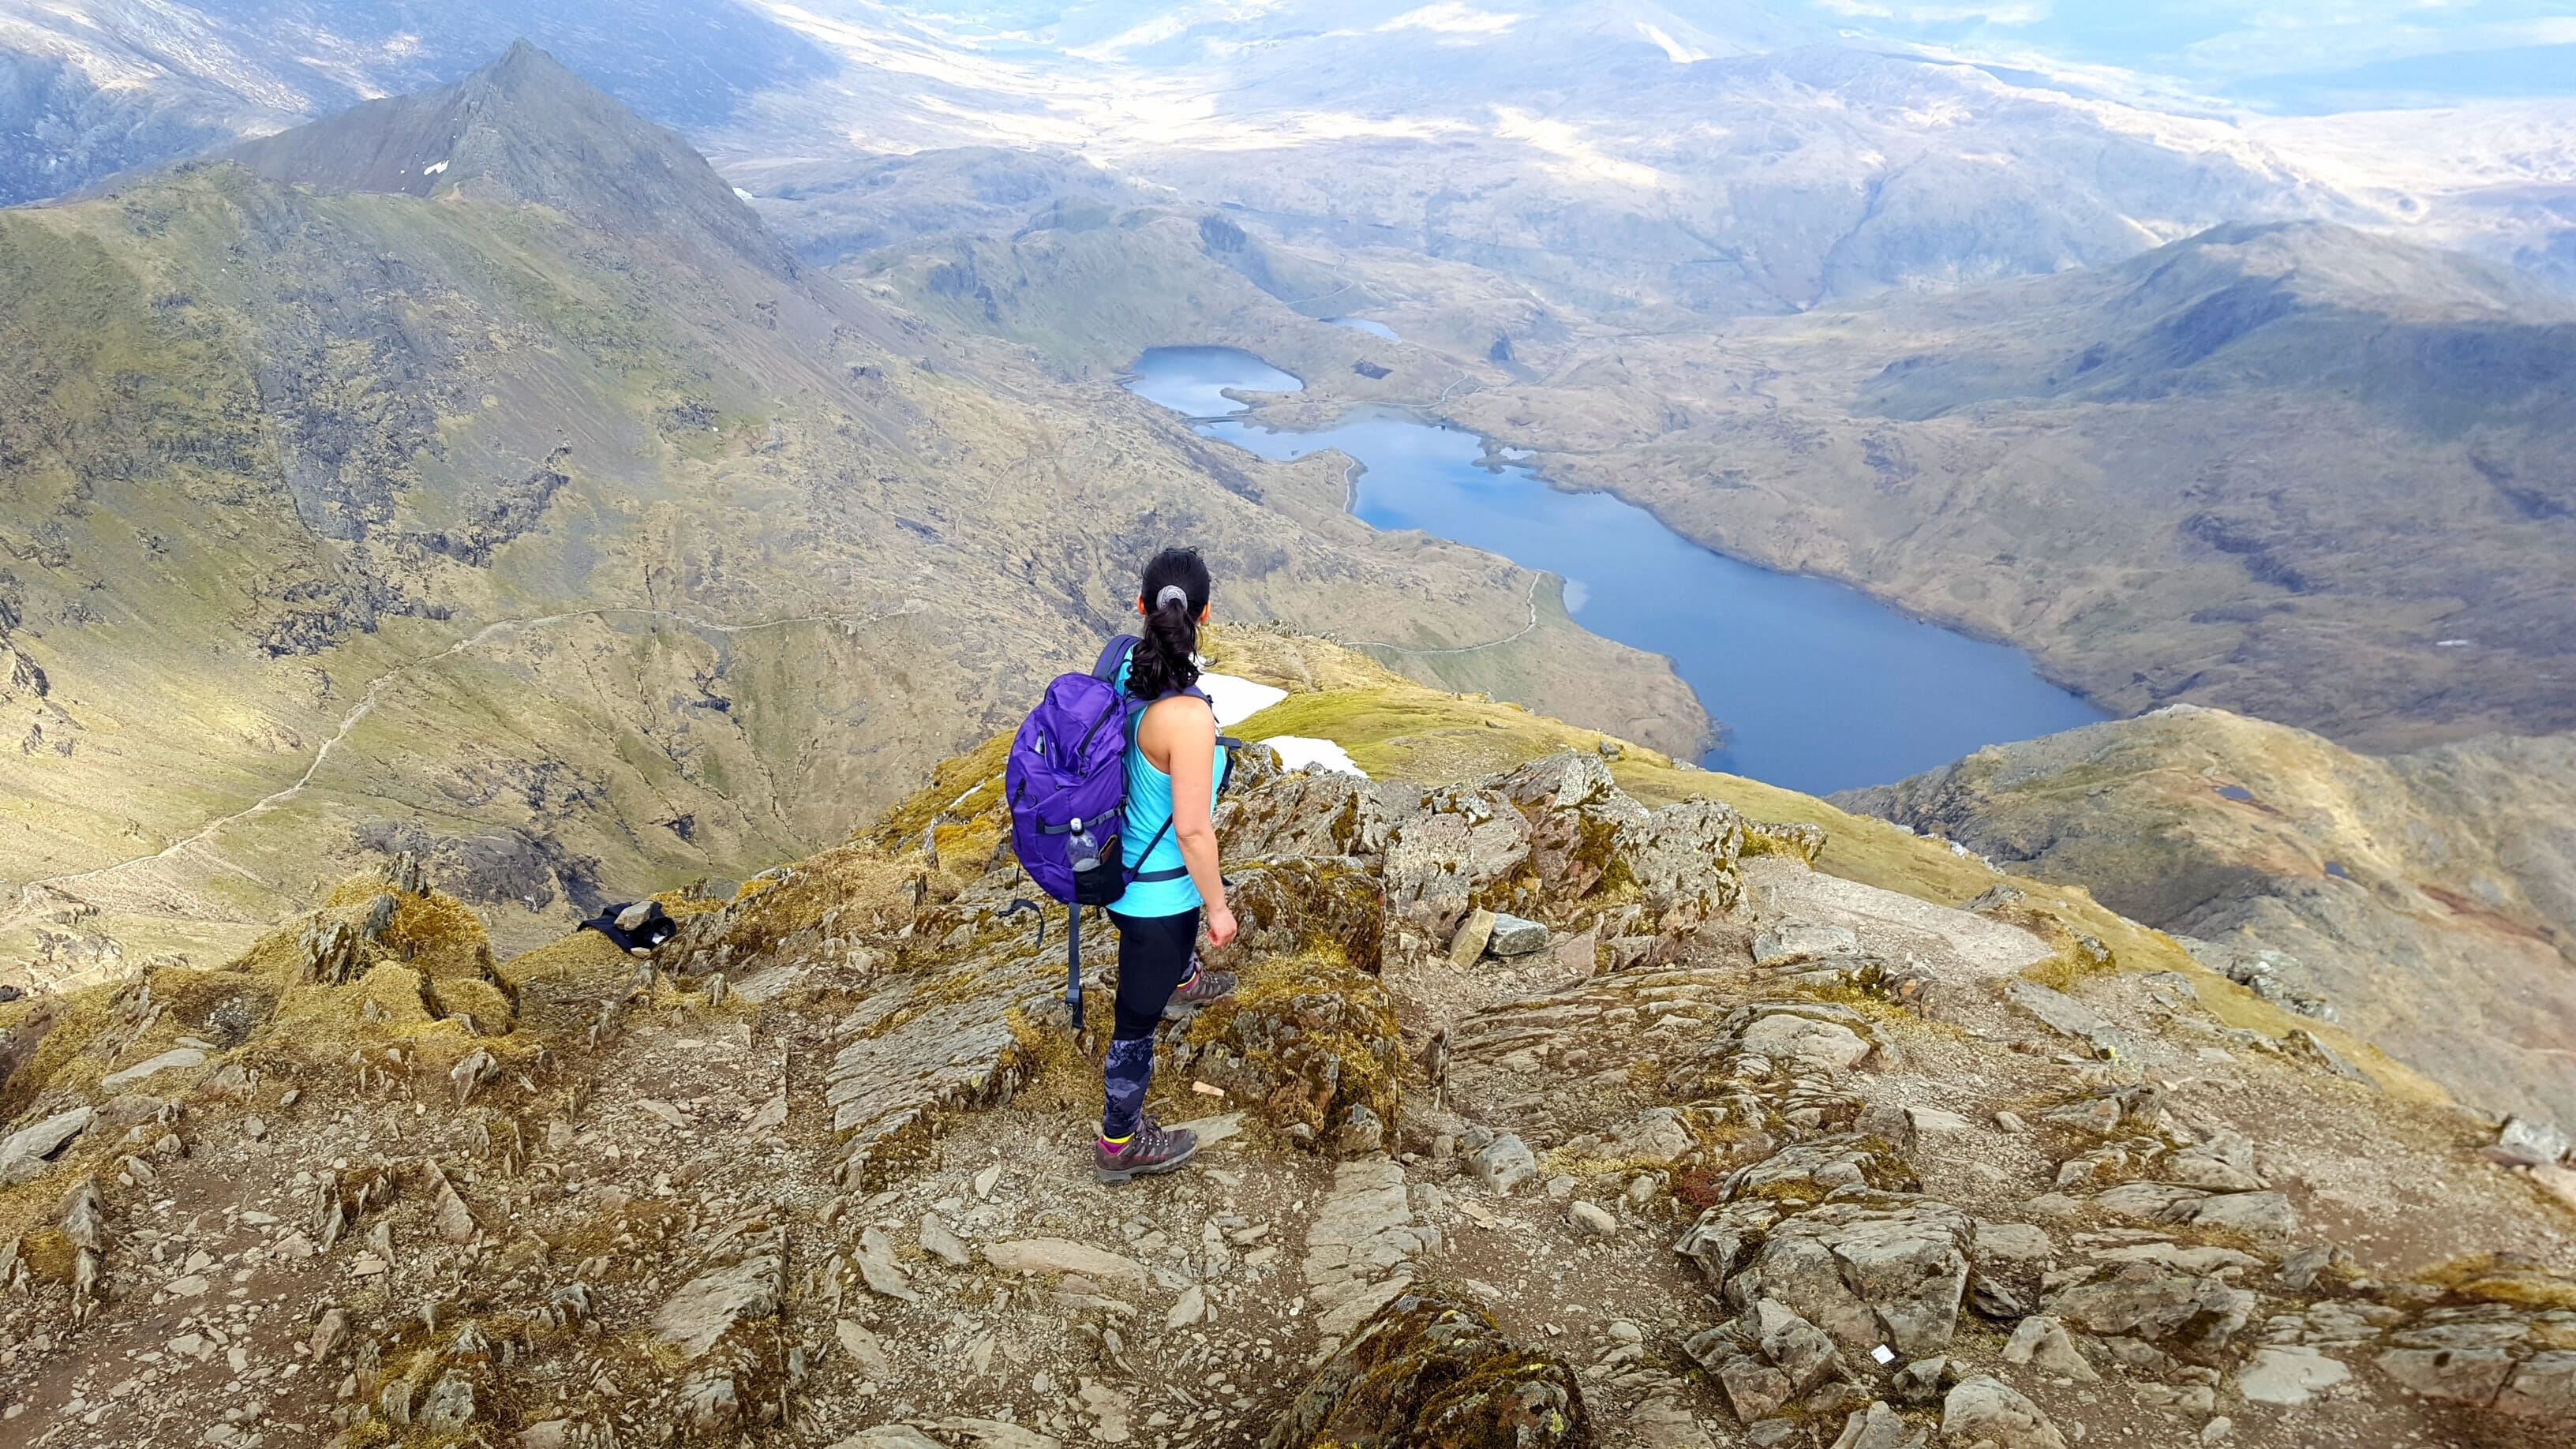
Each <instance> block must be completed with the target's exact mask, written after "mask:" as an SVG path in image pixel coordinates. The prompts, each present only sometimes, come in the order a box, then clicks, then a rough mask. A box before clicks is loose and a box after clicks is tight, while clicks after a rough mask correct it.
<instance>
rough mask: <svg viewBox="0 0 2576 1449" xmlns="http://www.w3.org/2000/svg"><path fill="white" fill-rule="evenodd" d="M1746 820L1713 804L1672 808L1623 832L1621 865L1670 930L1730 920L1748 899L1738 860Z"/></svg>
mask: <svg viewBox="0 0 2576 1449" xmlns="http://www.w3.org/2000/svg"><path fill="white" fill-rule="evenodd" d="M1743 849H1744V817H1743V816H1741V815H1738V814H1737V813H1735V811H1734V810H1733V809H1732V808H1730V807H1728V806H1725V805H1721V804H1719V803H1718V802H1716V801H1714V800H1685V801H1682V802H1681V803H1679V804H1675V805H1667V806H1665V807H1664V808H1662V809H1661V810H1657V811H1655V812H1653V813H1652V814H1649V815H1645V816H1642V817H1640V818H1637V819H1635V820H1632V821H1630V822H1628V823H1627V824H1625V825H1623V826H1621V827H1620V830H1619V841H1618V855H1619V861H1620V864H1621V865H1622V866H1624V867H1625V869H1626V871H1627V873H1628V875H1629V877H1630V878H1631V879H1633V880H1634V881H1635V882H1636V883H1637V889H1638V892H1639V895H1640V897H1641V898H1642V900H1643V902H1644V904H1645V907H1646V909H1647V910H1648V911H1650V912H1652V913H1653V914H1654V915H1655V916H1656V917H1658V918H1659V919H1660V920H1661V922H1662V925H1663V929H1665V930H1667V931H1675V930H1686V929H1688V928H1690V927H1692V926H1696V925H1698V924H1699V923H1700V922H1702V921H1706V920H1710V919H1713V918H1715V917H1718V916H1722V915H1725V914H1726V913H1727V912H1729V911H1732V910H1734V909H1735V907H1736V906H1737V905H1738V904H1740V903H1741V902H1742V901H1743V899H1744V883H1743V877H1742V876H1741V875H1740V874H1738V872H1737V869H1736V864H1735V862H1736V857H1737V856H1738V855H1740V854H1741V853H1742V852H1743Z"/></svg>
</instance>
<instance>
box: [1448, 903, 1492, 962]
mask: <svg viewBox="0 0 2576 1449" xmlns="http://www.w3.org/2000/svg"><path fill="white" fill-rule="evenodd" d="M1493 939H1494V913H1493V912H1491V911H1483V910H1478V911H1469V912H1468V913H1467V919H1466V920H1464V921H1461V922H1460V923H1459V925H1458V934H1456V935H1454V936H1452V937H1450V938H1449V964H1450V965H1452V966H1456V967H1459V968H1460V969H1462V970H1463V969H1465V968H1466V967H1469V966H1473V965H1475V964H1476V962H1477V961H1479V960H1481V959H1482V958H1483V957H1484V954H1485V947H1486V946H1487V945H1488V944H1490V943H1491V942H1492V941H1493Z"/></svg>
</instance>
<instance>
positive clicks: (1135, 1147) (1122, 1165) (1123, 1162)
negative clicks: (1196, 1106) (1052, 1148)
mask: <svg viewBox="0 0 2576 1449" xmlns="http://www.w3.org/2000/svg"><path fill="white" fill-rule="evenodd" d="M1198 1153H1199V1135H1198V1134H1197V1133H1195V1132H1192V1131H1191V1130H1190V1129H1188V1128H1187V1127H1180V1128H1174V1129H1172V1130H1170V1131H1165V1130H1164V1128H1163V1124H1161V1123H1160V1122H1157V1121H1155V1120H1154V1119H1153V1118H1151V1117H1148V1118H1146V1119H1144V1120H1143V1121H1141V1122H1139V1123H1137V1124H1136V1130H1135V1132H1134V1133H1133V1134H1132V1135H1130V1136H1129V1137H1128V1139H1127V1140H1126V1141H1125V1142H1124V1143H1121V1144H1119V1145H1117V1146H1114V1147H1113V1146H1111V1145H1110V1144H1109V1142H1107V1141H1106V1140H1096V1141H1095V1142H1094V1145H1093V1146H1092V1149H1091V1175H1092V1177H1093V1178H1094V1179H1096V1180H1097V1181H1100V1182H1105V1183H1110V1184H1113V1185H1114V1184H1117V1183H1122V1182H1133V1181H1135V1180H1136V1179H1137V1178H1140V1177H1152V1176H1154V1175H1156V1174H1157V1173H1164V1172H1170V1171H1171V1170H1172V1169H1174V1168H1176V1167H1179V1166H1180V1165H1181V1164H1182V1163H1184V1162H1187V1161H1189V1160H1190V1159H1191V1158H1193V1157H1196V1156H1198Z"/></svg>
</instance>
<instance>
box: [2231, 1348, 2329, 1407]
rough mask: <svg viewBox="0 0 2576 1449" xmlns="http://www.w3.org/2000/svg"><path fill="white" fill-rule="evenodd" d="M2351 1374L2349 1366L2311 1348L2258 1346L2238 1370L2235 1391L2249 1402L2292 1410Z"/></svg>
mask: <svg viewBox="0 0 2576 1449" xmlns="http://www.w3.org/2000/svg"><path fill="white" fill-rule="evenodd" d="M2351 1377H2352V1370H2351V1369H2349V1368H2346V1367H2345V1366H2344V1365H2343V1364H2342V1363H2341V1362H2340V1361H2338V1360H2336V1359H2331V1358H2328V1357H2326V1356H2325V1355H2324V1354H2321V1353H2319V1352H2317V1351H2316V1350H2315V1349H2313V1348H2300V1347H2285V1348H2258V1349H2256V1350H2254V1355H2253V1357H2252V1358H2250V1359H2248V1360H2246V1363H2245V1367H2244V1368H2243V1369H2241V1370H2239V1371H2238V1372H2237V1375H2236V1392H2237V1393H2238V1394H2239V1395H2240V1396H2242V1397H2243V1398H2244V1400H2245V1401H2246V1402H2247V1403H2250V1404H2274V1405H2278V1406H2279V1407H2282V1408H2291V1409H2294V1408H2297V1407H2299V1406H2300V1405H2302V1404H2305V1403H2307V1402H2308V1401H2309V1400H2311V1399H2313V1398H2315V1397H2316V1396H2317V1395H2318V1394H2320V1393H2323V1392H2324V1391H2325V1390H2327V1389H2331V1388H2333V1387H2334V1386H2335V1385H2337V1384H2340V1383H2343V1382H2344V1381H2346V1380H2347V1379H2350V1378H2351Z"/></svg>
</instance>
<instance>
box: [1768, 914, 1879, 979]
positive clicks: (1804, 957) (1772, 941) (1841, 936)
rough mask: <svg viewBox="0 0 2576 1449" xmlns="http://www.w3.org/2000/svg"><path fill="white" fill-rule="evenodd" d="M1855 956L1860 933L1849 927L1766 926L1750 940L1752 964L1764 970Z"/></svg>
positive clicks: (1793, 923)
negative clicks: (1751, 942)
mask: <svg viewBox="0 0 2576 1449" xmlns="http://www.w3.org/2000/svg"><path fill="white" fill-rule="evenodd" d="M1859 954H1860V933H1859V932H1857V931H1855V930H1853V929H1852V928H1851V927H1849V926H1823V925H1815V924H1812V923H1808V922H1787V923H1783V924H1781V925H1777V926H1766V927H1764V928H1763V929H1762V930H1760V931H1759V932H1756V933H1755V934H1754V937H1753V964H1754V965H1755V966H1757V967H1761V968H1764V969H1768V968H1770V967H1774V966H1788V965H1794V964H1796V963H1798V962H1801V961H1820V960H1829V959H1831V958H1834V957H1837V956H1857V955H1859Z"/></svg>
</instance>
